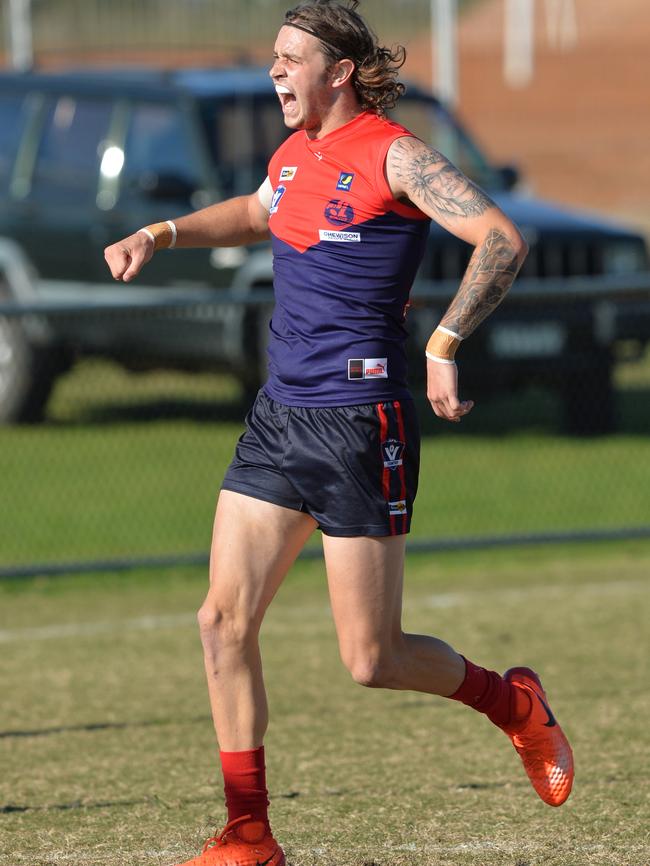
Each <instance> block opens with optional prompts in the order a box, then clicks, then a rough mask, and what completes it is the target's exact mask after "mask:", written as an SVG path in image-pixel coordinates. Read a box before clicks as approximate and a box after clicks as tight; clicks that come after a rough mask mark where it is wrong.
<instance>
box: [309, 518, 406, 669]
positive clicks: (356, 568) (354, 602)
mask: <svg viewBox="0 0 650 866" xmlns="http://www.w3.org/2000/svg"><path fill="white" fill-rule="evenodd" d="M405 542H406V536H405V535H397V536H385V537H361V538H338V537H332V536H326V535H324V536H323V550H324V553H325V564H326V568H327V581H328V586H329V593H330V601H331V605H332V613H333V615H334V622H335V625H336V631H337V636H338V640H339V647H340V650H341V656H342V658H343V660H344V661H345V662H346V663H347V662H348V661H349V660H354V659H355V657H357V656H358V655H359V654H360V653H362V654H363V653H374V654H378V653H379V654H381V653H382V652H383V651H388V650H390V647H391V646H392V645H393V643H394V642H395V641H396V640H398V639H399V637H400V636H401V629H402V626H401V620H402V589H403V582H404V550H405Z"/></svg>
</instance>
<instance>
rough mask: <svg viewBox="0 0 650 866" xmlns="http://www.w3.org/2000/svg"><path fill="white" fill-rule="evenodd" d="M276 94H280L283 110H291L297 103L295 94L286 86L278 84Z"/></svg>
mask: <svg viewBox="0 0 650 866" xmlns="http://www.w3.org/2000/svg"><path fill="white" fill-rule="evenodd" d="M275 92H276V93H277V94H278V98H279V100H280V104H281V105H282V110H283V111H287V110H289V109H290V108H291V107H292V106H293V105H294V104H295V102H296V97H295V94H293V93H292V92H291V91H290V90H289V88H288V87H285V86H284V84H276V85H275Z"/></svg>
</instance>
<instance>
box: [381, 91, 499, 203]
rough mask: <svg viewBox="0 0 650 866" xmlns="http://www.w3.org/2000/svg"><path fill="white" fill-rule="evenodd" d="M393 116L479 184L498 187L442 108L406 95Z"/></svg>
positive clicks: (491, 171) (483, 160)
mask: <svg viewBox="0 0 650 866" xmlns="http://www.w3.org/2000/svg"><path fill="white" fill-rule="evenodd" d="M390 116H391V119H392V120H396V121H397V122H398V123H401V124H402V125H403V126H405V127H406V128H407V129H408V130H409V131H410V132H412V133H413V135H416V136H417V137H418V138H420V139H422V141H424V142H426V143H427V144H429V145H431V146H432V147H434V148H435V149H436V150H439V151H440V152H441V153H443V154H444V155H445V156H446V157H447V159H449V160H451V162H453V163H454V165H456V166H457V167H458V168H459V169H460V170H461V171H462V172H463V174H466V175H467V176H468V177H470V178H472V180H474V181H475V182H476V183H478V184H480V185H481V186H484V187H486V188H487V189H495V187H497V186H498V178H497V175H496V172H495V170H494V169H493V167H492V166H491V165H490V163H489V162H488V160H487V159H486V157H485V156H484V155H483V153H481V151H480V150H479V148H478V146H477V145H476V144H475V143H474V142H473V141H472V140H471V139H470V138H469V136H468V135H467V133H466V132H464V130H462V129H461V128H460V127H459V126H458V125H457V124H456V123H455V122H454V119H453V117H452V116H451V115H450V114H449V113H448V112H447V111H445V109H444V108H442V106H440V105H437V104H436V103H435V102H433V101H429V100H423V99H415V98H413V99H409V98H408V96H405V97H403V98H402V99H401V100H400V101H399V102H398V104H397V106H396V107H395V108H394V109H393V110H392V111H391V112H390Z"/></svg>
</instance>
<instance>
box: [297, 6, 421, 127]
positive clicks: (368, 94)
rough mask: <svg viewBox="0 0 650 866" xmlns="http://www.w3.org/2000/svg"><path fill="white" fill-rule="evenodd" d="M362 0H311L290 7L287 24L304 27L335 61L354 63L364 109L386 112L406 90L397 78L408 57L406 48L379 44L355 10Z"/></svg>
mask: <svg viewBox="0 0 650 866" xmlns="http://www.w3.org/2000/svg"><path fill="white" fill-rule="evenodd" d="M358 5H359V0H347V2H345V3H341V2H337V0H311V2H309V3H300V5H298V6H296V7H294V8H293V9H289V11H288V12H287V13H286V14H285V16H284V23H285V24H288V25H290V26H292V27H297V28H298V29H299V30H304V31H305V32H306V33H310V34H311V35H312V36H315V37H316V38H317V39H319V40H320V42H321V45H322V48H323V52H324V54H325V56H326V57H328V58H329V59H330V60H331V62H332V63H335V62H336V61H338V60H343V58H346V59H348V60H352V61H353V62H354V67H355V68H354V73H353V76H352V84H353V85H354V89H355V91H356V93H357V96H358V97H359V102H360V103H361V106H362V107H363V108H364V109H368V110H370V111H374V112H376V113H377V114H385V113H386V111H387V110H388V109H390V108H393V107H394V106H395V104H396V102H397V100H398V99H399V98H400V96H401V95H402V94H403V93H404V90H405V89H406V88H405V87H404V85H403V84H402V83H401V82H400V81H398V80H397V76H398V73H399V69H400V67H401V66H403V64H404V61H405V60H406V49H405V48H404V47H403V46H401V45H397V46H395V47H394V48H393V49H392V50H391V49H389V48H385V47H382V46H381V45H379V44H378V40H377V37H376V36H375V34H374V33H373V32H372V30H371V29H370V28H369V27H368V25H367V24H366V22H365V21H364V20H363V18H362V17H361V16H360V15H359V14H358V13H357V12H356V8H357V6H358Z"/></svg>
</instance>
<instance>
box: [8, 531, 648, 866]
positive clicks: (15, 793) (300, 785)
mask: <svg viewBox="0 0 650 866" xmlns="http://www.w3.org/2000/svg"><path fill="white" fill-rule="evenodd" d="M204 583H205V579H204V575H203V574H202V573H201V572H200V571H199V570H191V569H187V570H177V571H168V572H165V573H162V574H154V573H151V572H134V573H132V574H127V575H119V576H118V575H111V574H106V575H96V576H95V577H84V576H80V577H76V578H72V577H69V578H59V579H49V580H48V579H37V580H29V581H20V582H5V583H3V584H0V645H1V649H2V651H1V652H0V683H1V691H2V697H3V701H2V704H3V716H2V718H3V721H2V723H0V728H1V729H0V755H1V759H0V765H1V766H2V773H1V776H0V866H55V864H56V866H59V864H74V866H90V864H92V866H127V864H128V866H145V864H146V866H172V864H175V863H178V862H180V861H182V860H184V859H186V858H188V857H189V856H191V855H193V854H194V853H196V852H197V851H198V850H199V849H200V845H201V842H202V841H203V839H204V838H206V837H207V836H209V835H211V834H212V833H213V832H214V830H215V828H216V827H217V825H219V824H221V823H222V820H223V803H222V797H221V791H220V784H219V779H218V775H217V764H216V747H215V744H214V740H213V733H212V728H211V722H210V719H209V713H208V705H207V698H206V695H205V690H204V684H203V675H202V662H201V653H200V646H199V641H198V637H197V633H196V628H195V625H194V610H195V609H196V607H197V606H198V604H199V603H200V600H201V598H202V594H203V591H204ZM649 584H650V544H648V543H641V542H638V543H633V544H632V543H630V544H625V545H623V544H600V545H591V546H583V545H575V546H573V547H559V546H557V547H547V548H531V549H529V550H519V551H490V552H482V553H464V554H444V555H440V556H437V557H435V558H434V557H431V556H415V555H413V556H411V557H410V559H409V562H408V581H407V591H406V600H405V626H406V627H407V628H408V629H409V630H412V631H421V632H426V633H435V634H437V635H439V636H440V637H443V638H445V639H447V640H449V641H450V642H451V643H452V644H453V645H454V646H456V648H457V649H458V650H460V651H462V652H464V653H465V654H467V655H468V656H469V657H470V658H472V659H474V660H476V661H478V662H480V663H483V664H489V665H491V666H494V667H496V668H498V669H503V668H505V667H507V666H509V665H511V664H517V663H527V664H531V665H532V666H534V667H536V668H537V669H539V670H540V671H541V672H542V673H543V676H544V681H545V685H546V688H547V691H548V693H549V696H550V700H551V702H552V706H553V708H554V710H555V712H556V714H557V716H558V718H559V719H560V721H561V722H562V723H563V726H564V727H565V730H566V731H567V733H568V735H569V737H570V738H571V740H572V743H573V746H574V750H575V756H576V765H577V779H576V785H575V789H574V793H573V794H572V796H571V798H570V800H569V801H568V803H567V804H566V805H565V806H564V807H562V808H561V809H559V810H554V809H550V808H549V807H547V806H545V805H543V804H542V803H541V802H540V801H539V800H538V799H537V798H536V796H535V795H534V793H533V792H532V789H530V787H529V784H528V782H527V780H526V777H525V775H524V773H523V770H522V768H521V765H520V763H519V760H518V758H517V757H516V755H515V753H514V751H513V750H512V748H511V746H510V745H509V743H508V742H507V740H506V738H505V737H504V736H503V735H502V734H501V733H500V732H498V731H497V730H496V729H495V728H493V727H492V726H491V725H490V724H489V723H488V722H487V721H486V720H485V719H483V718H481V717H479V716H478V715H477V714H475V713H473V712H472V711H471V710H469V709H467V708H466V707H462V706H460V705H456V704H451V703H448V702H446V701H444V700H442V699H439V698H432V697H429V696H424V695H418V694H414V693H409V692H402V693H398V692H384V691H369V690H364V689H362V688H361V687H359V686H356V685H354V684H353V683H352V681H351V680H350V679H349V677H348V675H347V674H346V673H345V671H344V670H343V668H342V666H341V665H340V663H339V661H338V656H337V649H336V644H335V639H334V633H333V626H332V624H331V620H330V615H329V611H328V605H327V598H326V593H325V589H324V578H323V574H322V564H321V563H320V562H309V563H301V564H300V565H299V566H298V567H296V569H294V571H293V572H292V574H291V575H290V576H289V578H288V579H287V581H286V583H285V586H284V587H283V588H282V590H281V591H280V594H279V596H278V598H277V599H276V601H275V602H274V605H273V606H272V608H271V611H270V612H269V615H268V618H267V622H266V623H265V627H264V630H263V652H264V657H265V663H266V675H267V684H268V690H269V697H270V705H271V714H272V724H271V728H270V730H269V735H268V738H267V763H268V775H269V780H270V786H271V793H272V815H273V820H274V826H275V829H276V833H277V835H278V837H279V838H280V839H281V840H282V842H283V843H284V845H285V847H286V850H287V855H288V862H289V863H290V864H292V866H311V864H313V866H335V864H336V866H370V864H372V866H407V864H408V866H411V864H425V866H437V864H445V866H446V864H449V866H451V864H454V866H469V864H472V866H479V864H480V866H506V864H507V866H587V864H589V866H592V864H599V866H648V863H650V841H649V836H648V827H649V823H648V814H649V811H648V806H649V802H648V798H649V790H648V778H649V776H650V767H649V766H648V749H647V742H648V740H647V727H648V725H647V719H648V717H649V715H650V695H649V693H648V657H649V653H648V635H647V623H648V621H649V620H650V592H648V590H649V588H650V586H649Z"/></svg>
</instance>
